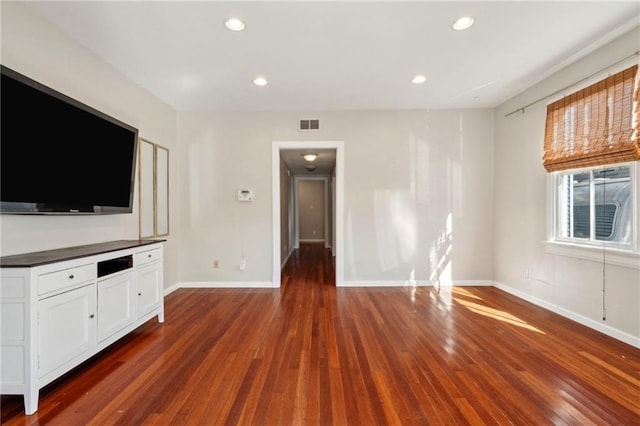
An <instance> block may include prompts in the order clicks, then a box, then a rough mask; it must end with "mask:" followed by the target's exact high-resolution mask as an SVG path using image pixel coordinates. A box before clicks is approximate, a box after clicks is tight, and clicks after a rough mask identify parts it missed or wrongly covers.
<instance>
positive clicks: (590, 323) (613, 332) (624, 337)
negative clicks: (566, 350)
mask: <svg viewBox="0 0 640 426" xmlns="http://www.w3.org/2000/svg"><path fill="white" fill-rule="evenodd" d="M493 286H494V287H496V288H498V289H500V290H502V291H504V292H507V293H509V294H512V295H514V296H516V297H519V298H520V299H523V300H526V301H527V302H531V303H533V304H534V305H537V306H540V307H541V308H545V309H547V310H549V311H551V312H554V313H556V314H558V315H562V316H563V317H565V318H569V319H570V320H573V321H575V322H577V323H579V324H582V325H584V326H586V327H589V328H592V329H594V330H596V331H599V332H601V333H603V334H606V335H607V336H609V337H613V338H614V339H616V340H620V341H622V342H624V343H627V344H629V345H631V346H634V347H636V348H639V349H640V337H637V336H633V335H631V334H629V333H625V332H623V331H620V330H618V329H615V328H613V327H610V326H608V325H605V324H602V323H599V322H598V321H594V320H592V319H591V318H587V317H585V316H583V315H580V314H577V313H575V312H573V311H570V310H568V309H564V308H561V307H560V306H556V305H554V304H553V303H549V302H547V301H545V300H542V299H539V298H537V297H535V296H531V295H529V294H527V293H524V292H522V291H520V290H517V289H515V288H513V287H510V286H508V285H505V284H502V283H499V282H494V283H493Z"/></svg>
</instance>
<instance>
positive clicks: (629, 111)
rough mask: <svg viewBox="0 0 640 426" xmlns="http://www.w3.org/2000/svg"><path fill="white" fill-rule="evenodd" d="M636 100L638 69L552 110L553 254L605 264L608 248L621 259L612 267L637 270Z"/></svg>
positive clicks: (639, 113) (547, 154)
mask: <svg viewBox="0 0 640 426" xmlns="http://www.w3.org/2000/svg"><path fill="white" fill-rule="evenodd" d="M639 101H640V73H639V72H638V65H634V66H632V67H630V68H627V69H625V70H623V71H620V72H618V73H616V74H613V75H611V76H609V77H607V78H605V79H604V80H601V81H599V82H597V83H595V84H592V85H590V86H588V87H586V88H584V89H581V90H579V91H577V92H575V93H572V94H570V95H568V96H565V97H564V98H562V99H560V100H557V101H555V102H553V103H550V104H549V105H547V121H546V125H545V140H544V156H543V160H544V167H545V169H546V170H547V171H548V172H549V173H550V180H549V182H550V183H551V185H550V192H549V195H550V198H549V209H550V214H549V218H550V227H549V239H550V240H551V241H550V243H552V244H551V246H553V245H555V246H556V247H554V248H552V250H556V253H558V254H568V252H567V251H566V250H570V251H572V254H576V255H577V256H579V257H584V251H585V250H587V251H590V252H591V255H589V256H591V258H593V259H596V258H598V257H599V258H600V259H602V256H603V252H602V250H603V247H604V248H606V249H612V250H614V251H615V252H616V253H617V254H616V255H615V256H618V257H617V258H615V256H614V258H615V259H614V261H615V262H618V263H619V264H624V265H627V264H631V265H634V266H635V265H636V264H637V265H638V266H640V263H638V262H637V258H638V253H639V250H638V249H639V244H640V230H639V229H638V226H640V223H639V222H640V219H638V204H640V188H639V186H640V176H639V173H640V171H639V169H640V166H639V164H640V161H638V160H640V134H639V131H640V126H639V122H640V102H639ZM555 243H569V245H570V247H571V249H566V250H565V248H566V247H565V248H558V247H557V246H559V245H563V244H559V245H558V244H555ZM564 246H566V244H564ZM589 248H591V249H593V250H588V249H589ZM595 248H599V250H600V253H599V254H598V253H596V252H595V251H594V250H595ZM560 250H565V251H564V252H563V253H560ZM576 250H577V251H576ZM625 253H626V254H625ZM625 255H630V256H632V260H631V261H630V262H627V261H626V260H625V259H624V258H623V257H624V256H625ZM589 256H587V257H589ZM620 256H622V257H620ZM609 257H610V258H611V256H609Z"/></svg>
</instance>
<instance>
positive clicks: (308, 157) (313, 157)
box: [302, 154, 318, 161]
mask: <svg viewBox="0 0 640 426" xmlns="http://www.w3.org/2000/svg"><path fill="white" fill-rule="evenodd" d="M302 158H304V159H305V160H306V161H315V160H316V158H318V154H302Z"/></svg>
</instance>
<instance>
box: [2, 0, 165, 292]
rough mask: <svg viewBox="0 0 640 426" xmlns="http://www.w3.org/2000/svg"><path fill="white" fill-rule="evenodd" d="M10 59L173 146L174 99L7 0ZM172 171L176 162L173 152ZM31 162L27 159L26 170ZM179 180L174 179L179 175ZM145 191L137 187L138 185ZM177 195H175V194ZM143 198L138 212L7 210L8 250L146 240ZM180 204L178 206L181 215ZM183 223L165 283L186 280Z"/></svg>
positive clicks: (5, 35)
mask: <svg viewBox="0 0 640 426" xmlns="http://www.w3.org/2000/svg"><path fill="white" fill-rule="evenodd" d="M1 18H2V30H1V31H2V52H1V59H2V64H3V65H6V66H8V67H9V68H12V69H14V70H16V71H18V72H20V73H22V74H25V75H27V76H29V77H31V78H33V79H35V80H37V81H40V82H41V83H43V84H45V85H47V86H50V87H52V88H53V89H55V90H58V91H60V92H62V93H65V94H67V95H69V96H71V97H73V98H75V99H77V100H79V101H81V102H84V103H86V104H88V105H90V106H92V107H94V108H96V109H98V110H100V111H103V112H105V113H106V114H108V115H111V116H114V117H116V118H118V119H119V120H122V121H124V122H126V123H129V124H131V125H133V126H135V127H137V128H138V129H139V134H140V136H141V137H143V138H145V139H148V140H151V141H153V142H156V143H158V144H160V145H163V146H164V147H167V148H169V149H170V150H173V149H174V148H176V142H175V141H176V115H175V112H174V111H173V110H172V109H171V108H170V107H169V106H167V105H166V104H164V103H163V102H161V101H159V100H158V99H157V98H154V97H153V96H151V95H150V94H149V93H148V92H146V91H144V90H142V89H141V88H140V87H139V86H137V85H135V84H133V83H132V82H130V81H128V80H126V79H125V78H124V77H123V76H122V75H121V74H119V73H118V72H117V71H116V70H114V69H113V68H111V67H110V66H108V65H107V64H106V63H104V62H103V61H102V60H101V59H100V58H98V57H96V56H95V55H93V54H92V53H90V52H88V51H87V50H86V49H84V48H83V47H82V46H80V45H78V44H77V43H75V42H74V41H72V40H71V39H69V38H68V37H67V36H65V35H64V34H62V33H60V32H59V31H58V30H56V29H54V28H53V27H51V26H50V25H48V24H47V23H46V22H45V21H43V20H42V19H41V18H39V17H36V16H34V15H33V14H31V13H30V12H28V11H26V9H24V6H23V5H21V4H19V3H14V2H2V17H1ZM170 160H171V166H170V167H171V169H172V172H173V170H175V168H176V164H175V162H174V160H173V156H172V154H171V155H170ZM28 166H29V162H28V159H25V173H28ZM172 181H173V179H172ZM136 190H137V186H136ZM171 195H173V194H171ZM137 203H138V198H137V193H136V198H135V200H134V206H135V208H134V212H133V214H119V215H108V216H90V217H88V216H55V217H53V216H18V215H2V216H0V227H1V233H0V235H1V248H2V255H11V254H17V253H25V252H30V251H39V250H47V249H54V248H61V247H69V246H75V245H82V244H91V243H98V242H103V241H112V240H121V239H137V238H138V208H137V205H138V204H137ZM177 214H178V212H177V211H176V209H173V208H172V209H171V211H170V217H171V220H172V221H173V220H174V218H175V217H176V216H177ZM174 230H175V227H173V226H172V227H171V231H172V235H171V236H170V237H168V239H169V241H167V243H165V286H169V285H171V284H172V283H175V282H176V281H177V279H178V265H177V262H174V261H173V260H172V259H176V260H177V255H176V254H175V252H176V251H177V243H175V244H174V243H173V241H172V240H173V239H174V237H175V236H176V235H175V233H174Z"/></svg>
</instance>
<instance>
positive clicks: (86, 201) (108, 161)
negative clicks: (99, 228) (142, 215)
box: [0, 66, 138, 214]
mask: <svg viewBox="0 0 640 426" xmlns="http://www.w3.org/2000/svg"><path fill="white" fill-rule="evenodd" d="M0 98H1V105H0V113H1V117H0V129H1V136H0V137H1V139H0V212H1V213H15V214H114V213H131V212H132V210H133V190H134V182H135V168H136V153H137V144H138V130H137V129H136V128H134V127H132V126H130V125H128V124H126V123H123V122H121V121H119V120H117V119H115V118H113V117H110V116H108V115H106V114H104V113H102V112H100V111H98V110H96V109H94V108H92V107H90V106H88V105H85V104H83V103H81V102H79V101H77V100H74V99H72V98H70V97H68V96H66V95H64V94H62V93H60V92H57V91H55V90H53V89H51V88H49V87H47V86H44V85H43V84H40V83H38V82H36V81H34V80H32V79H30V78H28V77H26V76H24V75H22V74H19V73H18V72H16V71H14V70H11V69H9V68H7V67H5V66H2V81H1V82H0Z"/></svg>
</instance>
